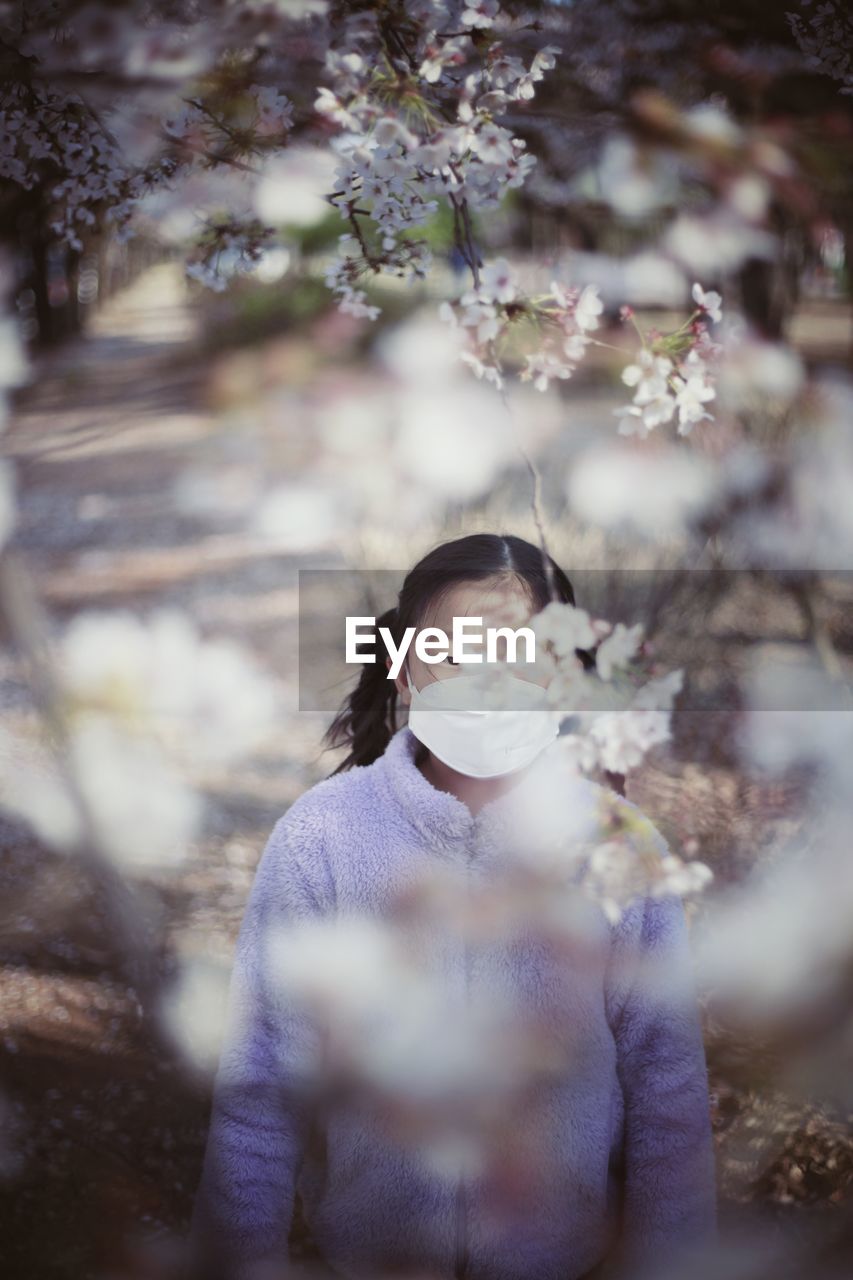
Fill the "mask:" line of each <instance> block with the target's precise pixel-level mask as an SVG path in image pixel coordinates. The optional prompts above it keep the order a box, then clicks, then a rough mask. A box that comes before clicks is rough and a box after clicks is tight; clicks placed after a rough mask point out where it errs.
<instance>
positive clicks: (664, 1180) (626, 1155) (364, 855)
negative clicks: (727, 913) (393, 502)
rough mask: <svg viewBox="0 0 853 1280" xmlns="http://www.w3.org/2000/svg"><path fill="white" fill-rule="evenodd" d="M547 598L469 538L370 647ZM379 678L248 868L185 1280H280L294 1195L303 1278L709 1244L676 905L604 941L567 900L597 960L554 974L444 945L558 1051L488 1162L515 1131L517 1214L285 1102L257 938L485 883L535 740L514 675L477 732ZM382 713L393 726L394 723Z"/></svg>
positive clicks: (417, 694)
mask: <svg viewBox="0 0 853 1280" xmlns="http://www.w3.org/2000/svg"><path fill="white" fill-rule="evenodd" d="M553 598H556V599H558V600H559V601H562V602H564V603H568V604H574V595H573V591H572V587H571V584H570V582H569V580H568V578H567V577H566V575H565V573H564V572H563V571H562V570H561V569H560V568H559V566H558V565H557V564H555V563H554V561H553V560H552V559H550V557H548V558H546V557H544V556H543V553H542V552H541V551H540V550H539V549H538V548H537V547H534V546H533V545H531V544H530V543H528V542H526V541H524V540H523V539H521V538H518V537H513V536H508V535H504V536H497V535H492V534H476V535H472V536H469V537H464V538H460V539H458V540H456V541H453V542H449V543H446V544H444V545H443V546H439V547H438V548H436V549H435V550H433V551H431V552H430V553H429V554H428V555H426V556H425V557H424V559H423V560H422V561H421V562H420V563H419V564H418V565H416V566H415V568H414V569H413V570H411V572H410V573H409V574H408V576H407V577H406V580H405V582H404V584H403V587H402V589H401V591H400V594H399V599H398V602H397V605H396V607H395V608H392V609H389V610H388V612H387V613H385V614H384V615H383V617H381V618H379V619H378V620H377V635H378V634H379V633H378V627H380V626H382V627H387V628H389V630H390V633H391V635H392V636H393V638H394V641H395V644H397V645H399V643H400V641H401V639H402V637H403V635H404V633H405V631H406V628H408V627H415V628H416V630H420V629H422V628H424V627H425V626H427V625H436V626H440V627H441V628H442V630H444V631H445V633H446V634H447V635H450V633H451V630H452V618H453V617H454V616H456V617H458V616H462V615H473V616H478V617H482V618H483V620H484V624H485V625H489V619H495V620H496V622H497V624H498V625H499V624H500V622H501V621H503V622H504V623H505V622H506V606H507V605H515V606H517V607H520V611H521V614H522V615H523V616H524V617H526V618H527V619H529V618H530V617H532V616H533V615H534V614H536V613H538V612H539V611H540V610H541V609H542V608H544V607H545V605H546V604H547V603H548V602H549V600H550V599H553ZM513 625H514V626H518V625H519V622H518V620H516V621H514V623H513ZM379 643H380V642H379V641H377V644H379ZM579 656H580V657H581V658H582V660H583V661H584V663H585V665H587V666H588V665H590V663H591V659H590V658H589V656H588V655H584V654H580V653H579ZM389 665H390V658H388V657H387V656H386V660H385V662H384V663H383V662H382V661H380V660H379V659H377V661H376V663H375V664H365V665H364V666H363V667H362V671H361V676H360V679H359V681H358V684H357V686H356V687H355V689H354V690H353V692H352V693H351V695H350V696H349V697H348V699H347V700H346V702H345V704H344V706H343V707H342V709H341V711H340V712H339V714H338V715H337V717H336V718H335V720H334V722H333V723H332V725H331V726H330V728H329V730H328V731H327V735H326V740H327V741H328V743H329V744H330V745H332V746H337V745H341V744H345V745H347V746H348V747H349V754H348V755H347V756H346V758H345V759H344V761H343V763H342V764H341V765H340V766H339V767H338V769H337V770H336V771H335V773H334V774H332V775H331V776H330V777H329V778H326V779H325V780H324V781H322V782H320V783H319V784H317V785H316V786H314V787H312V788H311V789H310V790H309V791H307V792H306V793H305V794H304V795H303V796H301V797H300V798H299V800H297V801H296V802H295V803H294V804H293V805H291V807H290V809H289V810H288V811H287V812H286V813H285V815H284V816H283V817H282V818H280V819H279V821H278V823H277V824H276V826H275V828H274V830H273V832H272V834H271V836H270V838H269V841H268V843H267V847H266V849H265V851H264V854H263V857H262V859H261V862H260V864H259V867H258V871H257V874H256V878H255V881H254V885H253V888H252V892H251V895H250V898H249V902H248V906H247V910H246V915H245V918H244V921H243V925H242V928H241V931H240V936H239V939H238V944H237V953H236V961H235V969H234V977H233V979H232V995H231V1014H230V1018H231V1021H230V1023H229V1027H230V1029H229V1032H228V1034H227V1036H226V1043H225V1049H224V1051H223V1054H222V1059H221V1062H220V1068H219V1073H218V1076H217V1080H216V1086H215V1091H214V1106H213V1115H212V1122H211V1128H210V1136H209V1140H208V1146H207V1151H206V1155H205V1163H204V1169H203V1174H202V1181H201V1186H200V1189H199V1195H198V1197H197V1201H196V1209H195V1216H194V1221H193V1229H192V1239H193V1248H192V1250H191V1254H192V1256H193V1258H194V1264H195V1267H196V1268H197V1271H198V1274H199V1275H200V1276H204V1277H206V1278H209V1277H212V1276H214V1275H222V1276H228V1277H230V1276H239V1277H241V1278H244V1277H245V1278H246V1280H255V1278H256V1277H261V1276H268V1275H280V1274H284V1273H286V1266H287V1260H288V1235H289V1232H290V1229H291V1225H292V1222H293V1217H294V1210H295V1208H296V1207H297V1200H298V1204H299V1208H300V1209H301V1212H302V1213H303V1215H304V1217H305V1220H306V1222H307V1225H308V1228H309V1230H310V1233H311V1236H312V1238H313V1240H314V1241H315V1243H316V1245H317V1246H318V1247H319V1249H320V1251H321V1253H322V1256H323V1260H324V1265H325V1266H326V1267H328V1269H329V1271H330V1272H331V1274H333V1275H340V1276H344V1277H351V1278H353V1280H356V1278H357V1280H366V1278H367V1277H374V1278H376V1280H378V1278H379V1277H382V1276H389V1275H392V1274H393V1275H397V1276H415V1275H418V1276H429V1277H434V1278H435V1280H444V1278H445V1277H447V1278H448V1280H450V1278H451V1277H456V1278H457V1280H579V1278H580V1277H585V1276H589V1275H591V1274H592V1273H593V1272H595V1274H596V1275H599V1274H602V1273H603V1271H602V1269H603V1268H613V1267H615V1266H616V1265H617V1264H618V1265H619V1266H620V1267H623V1266H624V1267H626V1268H627V1269H628V1270H629V1271H630V1272H631V1274H635V1273H636V1272H637V1269H638V1268H641V1267H644V1266H645V1265H649V1266H654V1267H655V1268H657V1270H656V1275H662V1274H663V1272H662V1271H661V1270H660V1268H661V1267H662V1266H663V1265H664V1264H665V1263H666V1261H667V1259H670V1260H671V1259H672V1258H674V1257H675V1256H676V1251H677V1250H678V1249H679V1248H680V1247H681V1246H688V1245H691V1246H698V1245H701V1244H703V1243H708V1242H709V1241H710V1240H711V1239H712V1237H713V1232H714V1220H715V1197H714V1165H713V1156H712V1140H711V1126H710V1118H709V1107H708V1093H707V1075H706V1066H705V1058H704V1051H703V1046H702V1038H701V1032H700V1025H699V1018H698V1011H697V1008H696V1004H695V1000H694V999H693V997H692V994H691V988H690V983H689V979H685V975H686V974H687V973H688V972H689V953H688V950H687V941H686V928H685V921H684V914H683V910H682V907H681V903H680V901H679V899H678V898H675V897H673V896H665V897H647V898H641V899H640V900H639V901H635V902H634V903H632V904H631V905H630V906H629V907H628V908H627V910H626V911H625V912H624V913H623V915H622V917H621V919H620V920H619V922H618V924H612V923H609V922H608V921H607V919H606V918H605V916H604V915H603V913H602V912H601V911H600V910H599V909H598V907H595V906H594V905H592V904H591V900H589V899H585V901H586V902H587V907H586V908H585V909H587V910H588V911H590V912H593V913H594V916H595V926H594V930H595V933H594V937H595V943H596V945H594V946H590V947H589V948H587V949H585V950H583V953H582V962H581V961H579V962H578V963H577V964H572V962H571V961H569V960H567V959H566V958H565V955H564V957H563V960H562V962H556V963H557V967H555V961H554V959H553V956H551V955H549V952H548V951H547V949H546V948H542V947H537V946H536V945H535V944H534V945H527V943H526V942H525V943H524V944H520V943H518V942H516V944H515V945H513V946H507V947H506V948H505V950H504V951H503V952H500V950H499V949H498V950H497V951H495V950H494V949H493V950H491V951H489V952H488V956H487V954H486V952H485V951H484V952H482V953H481V954H480V956H479V959H477V960H476V961H475V962H473V963H472V964H469V963H468V960H469V957H468V955H467V953H466V951H465V949H464V948H463V947H461V946H458V947H457V948H456V949H455V950H451V951H450V952H449V953H448V955H449V956H450V957H451V959H450V964H449V967H450V970H451V978H452V979H454V980H456V979H457V975H461V976H460V977H458V981H460V982H461V983H463V984H465V988H466V990H467V988H468V985H469V984H470V983H473V982H475V981H476V982H477V983H479V984H481V990H482V989H484V988H485V987H488V984H489V982H490V970H489V965H490V964H491V965H492V966H493V969H492V970H491V972H492V973H493V974H494V975H496V976H499V977H500V978H501V981H502V983H504V984H506V982H507V981H509V983H510V985H511V987H512V988H513V989H514V991H515V992H516V993H518V995H519V996H520V997H521V999H522V1001H526V1002H527V1004H528V1005H529V1006H530V1007H533V1006H536V1007H537V1008H539V1007H540V1006H541V1007H545V1008H547V1010H548V1012H547V1017H548V1018H549V1019H550V1025H551V1027H552V1028H553V1030H554V1032H555V1034H556V1035H557V1037H558V1038H559V1037H560V1036H562V1037H563V1041H564V1042H568V1043H570V1044H571V1046H572V1064H571V1070H569V1071H567V1072H566V1075H565V1078H564V1079H561V1080H559V1081H558V1082H557V1083H556V1084H554V1083H551V1081H550V1080H549V1083H548V1087H547V1089H546V1090H544V1091H543V1092H542V1094H541V1097H540V1098H539V1099H538V1103H537V1105H538V1107H539V1111H538V1113H534V1112H531V1117H534V1118H531V1122H530V1123H531V1129H530V1130H529V1131H528V1130H526V1129H524V1128H523V1127H522V1128H521V1129H520V1130H518V1132H520V1134H521V1141H520V1143H519V1144H516V1143H515V1139H512V1141H510V1142H508V1144H507V1149H506V1150H507V1162H508V1164H512V1162H513V1160H514V1159H515V1157H516V1150H515V1147H516V1145H519V1146H524V1138H525V1135H526V1134H527V1133H528V1132H529V1133H532V1132H533V1129H534V1127H535V1132H536V1134H537V1135H539V1136H540V1137H542V1138H543V1139H544V1146H545V1147H547V1164H543V1168H547V1176H545V1177H543V1178H542V1179H541V1180H539V1181H536V1180H535V1179H534V1178H532V1177H531V1179H530V1182H529V1185H528V1186H527V1187H526V1188H524V1187H522V1188H519V1190H520V1192H521V1197H520V1201H519V1203H521V1204H523V1207H522V1208H519V1207H518V1205H516V1206H515V1207H514V1208H513V1206H512V1205H511V1204H509V1205H508V1204H507V1203H503V1206H502V1211H501V1212H497V1211H496V1210H495V1204H494V1199H493V1198H492V1197H491V1195H490V1187H489V1185H488V1184H487V1181H486V1180H485V1179H478V1178H477V1177H473V1176H472V1177H467V1178H466V1177H465V1176H464V1175H463V1176H460V1177H459V1178H458V1180H457V1181H455V1182H454V1181H452V1180H447V1179H441V1178H440V1177H438V1176H437V1175H436V1174H435V1173H434V1172H431V1171H430V1169H429V1168H428V1167H427V1166H426V1164H425V1163H424V1162H423V1161H422V1160H419V1159H418V1158H417V1153H416V1151H415V1149H414V1147H412V1146H406V1145H403V1144H400V1145H395V1144H394V1143H392V1142H390V1141H389V1140H388V1137H387V1133H386V1134H383V1132H382V1131H381V1130H380V1127H379V1126H378V1125H377V1124H371V1123H370V1122H369V1121H368V1120H366V1119H364V1118H363V1117H362V1118H361V1119H360V1118H359V1114H358V1111H357V1109H356V1108H353V1109H352V1110H351V1111H347V1108H346V1106H344V1107H343V1108H340V1107H339V1108H338V1110H337V1111H334V1109H333V1110H332V1111H330V1112H329V1113H328V1114H324V1115H323V1116H322V1118H320V1112H319V1109H318V1110H316V1111H315V1110H314V1109H312V1106H311V1105H310V1102H309V1094H308V1091H306V1090H304V1089H302V1090H300V1088H298V1087H297V1085H296V1080H297V1077H298V1076H299V1075H300V1071H301V1072H302V1077H301V1078H302V1079H303V1081H304V1078H305V1075H304V1073H305V1070H306V1067H305V1064H306V1063H308V1064H310V1063H311V1062H312V1061H313V1059H312V1054H313V1053H314V1052H315V1051H316V1041H315V1039H314V1038H313V1034H312V1026H311V1023H310V1020H309V1019H308V1017H307V1015H306V1014H305V1013H304V1012H301V1011H299V1010H298V1009H297V1008H295V1007H292V1006H291V1005H290V1004H289V1003H288V1002H287V1001H286V1000H282V998H281V995H280V992H279V993H277V992H276V986H275V983H274V982H273V981H272V980H271V979H272V976H273V975H271V973H270V972H269V968H270V966H269V964H268V962H266V961H265V960H264V950H263V943H264V939H265V937H268V936H269V930H271V929H275V928H276V927H277V926H278V927H280V926H281V925H282V924H283V923H287V922H292V921H300V920H303V919H311V918H316V917H318V916H331V915H335V916H343V915H345V914H349V913H353V912H354V913H359V912H362V913H367V914H371V913H379V912H381V911H382V910H383V909H384V908H385V907H386V906H387V904H388V902H389V901H390V900H391V897H392V894H393V891H394V888H395V886H397V885H399V884H400V883H401V882H402V879H403V877H404V876H405V875H406V874H407V873H408V872H410V871H411V870H412V869H413V868H415V867H416V866H419V865H422V864H424V863H429V862H430V861H431V860H432V862H433V864H434V863H435V860H436V859H438V860H441V859H445V860H449V861H450V862H451V863H452V864H453V865H456V864H457V863H459V864H460V865H464V866H466V867H467V868H468V869H469V870H470V869H472V868H473V869H476V870H477V871H478V872H479V873H480V875H481V876H482V877H485V878H486V879H488V877H489V869H490V867H491V868H493V871H492V874H493V875H496V874H497V871H496V868H497V867H498V866H499V865H500V862H499V852H498V851H499V850H500V849H501V848H503V847H504V846H503V845H502V842H501V837H502V835H503V834H505V831H504V823H505V818H506V816H507V814H508V812H509V811H508V810H507V809H505V808H504V807H503V806H505V805H506V804H507V803H508V802H510V801H511V799H512V797H513V796H514V795H515V796H516V797H517V796H518V795H520V794H522V791H523V787H524V785H525V779H527V778H528V777H529V776H530V775H531V770H532V768H533V766H534V762H536V761H539V759H540V757H542V756H543V754H544V753H546V752H547V749H548V747H549V745H550V744H551V743H552V742H553V740H554V736H555V734H556V732H557V724H556V722H555V721H554V718H553V716H549V714H548V713H547V712H542V713H540V712H539V710H538V708H539V706H540V705H541V702H542V696H541V695H542V690H541V688H540V687H539V685H540V683H541V682H540V681H539V680H538V678H537V676H536V674H535V673H536V668H533V669H532V671H533V673H534V674H533V675H532V676H531V678H530V679H529V680H526V682H525V688H524V690H523V691H522V690H519V692H523V694H524V696H523V698H522V708H523V709H522V714H521V715H517V714H516V713H515V712H514V711H510V712H506V711H497V712H494V713H491V714H490V713H487V714H486V715H485V716H484V715H483V714H482V712H479V713H475V714H473V715H472V714H470V712H466V710H465V709H464V707H463V704H462V703H460V701H459V699H458V698H457V697H456V695H458V694H459V693H460V692H461V691H463V690H464V689H465V687H466V682H465V681H464V680H459V676H460V674H464V673H460V671H459V669H458V668H457V667H455V666H454V665H453V663H452V661H451V659H450V658H447V659H445V660H444V661H442V662H440V663H438V664H426V663H424V662H422V661H420V659H419V658H418V657H417V656H415V653H414V646H412V647H411V648H410V649H409V650H408V656H407V659H406V663H405V668H404V669H403V670H401V672H400V674H399V676H397V678H396V679H394V680H392V679H389V678H388V667H389ZM398 700H399V702H400V703H402V704H403V706H406V707H408V708H409V716H410V723H408V724H405V725H403V726H402V727H399V728H398V727H397V718H396V716H397V704H398ZM531 711H532V712H533V714H531ZM525 712H526V714H525ZM502 716H506V717H507V718H506V719H505V720H501V717H502ZM586 785H587V786H588V788H590V789H591V790H592V791H594V792H597V791H599V790H600V789H599V788H597V787H595V784H593V783H591V782H590V783H587V784H586ZM575 794H576V793H575V792H569V791H568V789H567V791H566V795H571V796H574V795H575ZM561 798H562V800H563V802H564V803H565V800H566V796H563V797H560V796H557V797H555V803H556V804H559V803H560V800H561ZM618 803H620V804H621V805H624V806H626V808H629V809H633V806H630V805H629V803H628V802H627V801H625V800H620V801H619V802H618ZM570 816H571V815H568V814H567V826H568V825H569V818H570ZM651 830H652V832H653V833H654V836H655V839H656V842H657V844H658V847H659V848H660V849H661V850H662V851H665V849H666V846H665V843H664V842H663V839H662V837H661V836H660V835H659V834H658V833H656V832H654V828H651ZM569 954H571V953H569ZM650 960H654V961H655V962H656V964H657V966H658V968H659V969H660V968H663V969H664V970H665V972H666V973H668V974H670V975H672V977H673V982H672V984H671V987H670V985H669V984H666V985H665V986H664V987H663V988H661V989H658V988H657V987H656V988H655V990H654V993H653V992H652V991H651V990H650V989H649V987H648V984H647V983H644V982H643V981H641V978H640V973H641V968H642V965H643V964H644V962H647V961H650ZM546 996H547V997H548V1000H549V1001H550V1003H548V1002H547V1001H546ZM308 1071H309V1074H310V1065H309V1068H308ZM525 1114H526V1113H525ZM511 1120H512V1118H511V1117H508V1125H509V1127H508V1130H507V1132H510V1133H511V1132H513V1130H512V1123H511ZM525 1124H526V1121H525ZM492 1191H493V1188H492ZM525 1192H526V1194H525ZM276 1264H277V1266H278V1270H275V1269H274V1268H275V1266H276ZM271 1268H273V1269H271ZM608 1274H609V1272H608Z"/></svg>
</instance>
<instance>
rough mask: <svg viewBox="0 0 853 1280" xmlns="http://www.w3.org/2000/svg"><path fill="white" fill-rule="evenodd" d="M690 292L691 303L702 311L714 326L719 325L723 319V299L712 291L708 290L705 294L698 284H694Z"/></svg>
mask: <svg viewBox="0 0 853 1280" xmlns="http://www.w3.org/2000/svg"><path fill="white" fill-rule="evenodd" d="M692 292H693V301H694V302H695V303H696V306H697V307H699V309H700V311H704V312H705V313H706V314H707V315H708V316H710V318H711V319H712V320H713V321H714V323H715V324H719V322H720V321H721V320H722V318H723V312H722V306H723V299H722V298H721V297H720V295H719V294H718V293H716V292H715V291H714V290H713V289H709V290H708V291H707V293H706V292H705V290H704V289H703V288H702V286H701V285H700V284H694V286H693V291H692Z"/></svg>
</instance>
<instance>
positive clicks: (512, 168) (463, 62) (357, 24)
mask: <svg viewBox="0 0 853 1280" xmlns="http://www.w3.org/2000/svg"><path fill="white" fill-rule="evenodd" d="M457 9H460V6H458V5H456V6H446V5H444V4H424V5H420V6H408V7H407V11H406V18H407V22H406V23H405V24H401V26H400V27H399V28H395V30H394V32H393V34H392V33H391V31H390V29H389V26H388V24H387V23H383V22H381V21H379V18H378V16H377V15H376V14H375V13H374V12H373V11H370V12H361V13H358V14H356V15H353V16H352V17H350V18H349V19H348V20H347V22H346V23H345V24H344V29H343V34H342V38H341V41H340V44H339V47H337V48H332V49H330V50H329V51H328V54H327V58H326V67H327V71H328V73H329V76H330V78H331V81H332V85H331V87H323V88H321V89H320V91H319V94H318V97H317V101H316V109H317V111H318V112H319V113H320V114H321V116H323V117H325V118H326V119H327V120H328V121H329V122H330V123H331V124H334V125H336V126H338V127H339V128H340V129H342V130H345V133H344V135H343V137H342V138H341V139H339V142H338V150H339V152H340V154H341V164H340V167H339V169H338V173H337V181H336V186H335V190H334V192H333V193H332V195H331V197H330V199H331V203H332V204H333V205H334V206H335V207H336V208H338V209H339V210H340V211H341V213H342V215H343V216H344V217H345V218H346V219H347V221H348V222H349V224H350V228H351V230H350V231H349V232H347V233H345V234H344V235H343V236H342V238H341V255H342V256H341V259H340V261H339V262H338V263H337V264H336V265H335V266H333V267H332V268H331V269H330V271H329V273H328V275H327V282H328V283H329V285H330V287H331V288H332V289H333V290H335V291H336V292H337V293H338V294H339V295H340V298H341V306H342V308H343V309H344V310H347V311H350V312H353V313H355V314H357V315H365V316H367V317H368V318H370V319H375V318H376V316H377V315H378V314H379V311H378V308H377V307H375V306H372V305H368V304H367V303H366V295H365V293H364V290H363V289H361V288H359V287H358V282H359V280H360V279H361V278H362V277H364V276H366V275H371V274H373V275H377V274H380V273H382V272H385V273H389V274H393V275H397V276H400V277H402V278H405V279H408V280H410V281H411V280H415V279H418V278H422V277H423V276H424V275H425V273H426V270H427V269H428V266H429V263H430V251H429V248H428V246H427V245H426V243H425V241H424V240H423V239H418V238H417V236H416V235H413V233H414V232H416V231H417V229H418V228H420V227H422V226H423V225H424V223H425V222H426V221H427V220H428V219H429V218H430V217H431V216H432V215H433V214H434V213H435V212H436V210H437V209H438V205H439V201H447V202H448V203H449V205H450V207H451V209H452V211H453V217H454V228H455V239H456V244H457V248H458V249H459V251H460V253H461V254H462V257H463V258H464V260H465V262H466V263H467V265H468V267H469V269H470V270H471V272H472V275H473V279H474V285H475V288H479V285H480V267H481V265H482V262H481V259H480V255H479V251H478V249H477V246H476V244H475V243H474V238H473V230H472V221H471V213H472V210H475V209H484V208H493V207H496V206H497V205H498V204H499V203H500V200H501V198H502V196H503V194H504V193H505V191H506V190H507V188H513V187H519V186H521V185H522V184H523V182H524V180H525V178H526V176H527V174H528V173H529V172H530V170H531V168H532V167H533V165H534V163H535V157H533V156H531V155H529V154H528V152H527V149H526V143H525V142H524V140H523V139H521V138H517V137H514V136H513V135H512V133H511V131H510V130H509V129H507V128H505V127H504V126H503V125H501V124H500V123H498V118H499V117H500V116H501V115H502V114H504V113H505V112H506V110H507V109H508V107H509V106H510V105H511V104H513V103H521V102H525V101H529V100H530V99H531V98H532V97H533V96H534V93H535V86H536V84H537V83H538V82H539V81H540V80H542V78H543V76H544V74H545V72H546V71H548V70H550V69H551V68H553V67H554V66H555V62H556V54H557V53H559V49H557V48H556V47H553V46H546V47H545V48H543V49H541V50H539V52H538V53H536V54H535V55H534V57H533V59H532V61H531V63H530V65H529V66H525V65H524V63H523V62H522V61H521V59H520V58H518V57H515V56H513V55H510V54H509V53H507V52H506V51H505V49H504V47H503V45H502V44H501V42H500V41H499V40H496V39H492V40H490V41H489V42H488V43H487V44H485V46H484V47H483V49H482V52H481V44H480V42H478V41H477V40H475V39H474V38H473V37H472V33H474V32H478V31H482V30H484V29H486V28H491V27H493V26H494V25H495V23H496V21H497V20H498V17H499V13H498V6H497V4H496V3H494V0H483V2H482V3H479V4H476V5H468V6H462V7H461V13H459V14H457V13H456V12H455V10H457ZM451 10H453V12H451ZM454 18H455V19H456V22H454ZM448 22H449V23H450V24H451V31H452V34H450V35H446V34H442V28H444V27H445V26H446V24H447V23H448ZM460 23H461V27H462V29H461V30H459V29H458V26H459V24H460Z"/></svg>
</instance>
